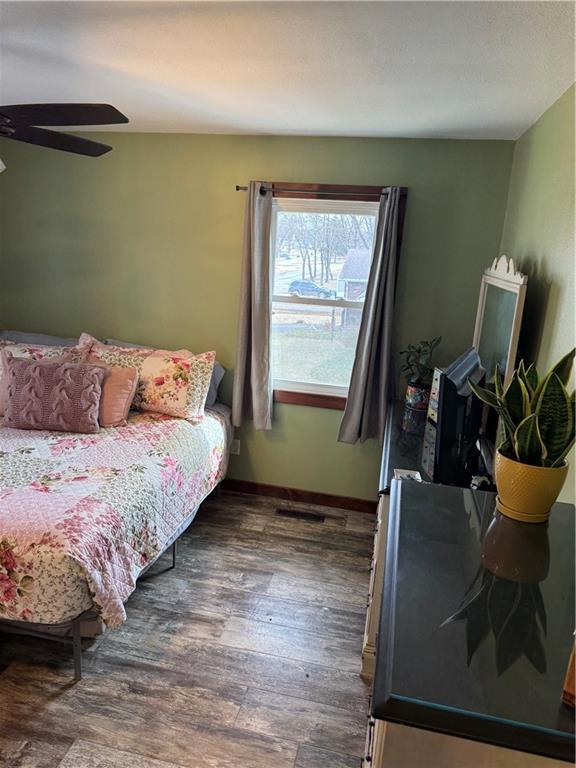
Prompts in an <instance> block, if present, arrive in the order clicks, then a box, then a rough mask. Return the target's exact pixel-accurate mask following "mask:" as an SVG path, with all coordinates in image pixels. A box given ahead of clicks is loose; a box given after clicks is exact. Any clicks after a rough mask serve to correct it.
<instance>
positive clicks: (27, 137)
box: [0, 125, 112, 157]
mask: <svg viewBox="0 0 576 768" xmlns="http://www.w3.org/2000/svg"><path fill="white" fill-rule="evenodd" d="M3 135H4V137H5V138H7V139H15V140H16V141H25V142H26V143H27V144H36V145H37V146H39V147H50V148H51V149H60V150H62V152H74V154H76V155H88V156H89V157H99V156H100V155H104V154H105V153H106V152H110V150H111V149H112V147H109V146H108V144H100V143H98V142H97V141H90V140H89V139H82V138H80V136H72V135H71V134H69V133H59V132H58V131H46V130H45V129H44V128H35V127H33V126H24V125H19V126H16V127H15V128H14V129H13V132H11V133H10V134H2V132H1V131H0V137H2V136H3Z"/></svg>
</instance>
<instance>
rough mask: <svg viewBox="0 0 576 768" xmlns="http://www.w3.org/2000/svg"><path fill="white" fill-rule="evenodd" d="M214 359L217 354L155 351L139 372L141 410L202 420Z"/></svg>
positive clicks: (185, 350) (181, 350) (184, 350)
mask: <svg viewBox="0 0 576 768" xmlns="http://www.w3.org/2000/svg"><path fill="white" fill-rule="evenodd" d="M215 360H216V353H215V352H204V353H203V354H201V355H193V354H192V352H189V351H188V350H187V349H180V350H178V351H176V352H169V351H167V350H164V349H157V350H155V351H154V352H152V354H150V355H148V357H146V359H145V360H144V362H143V364H142V368H141V371H140V383H139V387H138V389H139V395H140V408H141V409H142V410H143V411H152V412H154V413H164V414H166V415H167V416H177V417H179V418H182V419H189V420H190V421H200V420H201V419H202V418H203V416H204V404H205V403H206V395H207V394H208V389H209V387H210V380H211V378H212V370H213V368H214V361H215Z"/></svg>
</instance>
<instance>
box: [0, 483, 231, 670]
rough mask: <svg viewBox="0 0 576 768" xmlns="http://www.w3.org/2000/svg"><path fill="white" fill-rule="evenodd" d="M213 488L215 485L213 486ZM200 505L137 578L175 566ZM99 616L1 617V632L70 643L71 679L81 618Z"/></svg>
mask: <svg viewBox="0 0 576 768" xmlns="http://www.w3.org/2000/svg"><path fill="white" fill-rule="evenodd" d="M215 490H216V489H215ZM199 508H200V505H198V507H196V509H195V510H194V512H193V513H192V514H191V515H189V516H188V517H187V518H186V519H185V520H184V521H183V522H182V523H181V524H180V525H179V526H178V528H177V529H176V531H175V533H174V534H173V535H172V537H171V538H170V539H169V540H168V542H167V543H166V545H165V547H164V549H163V550H162V551H161V552H160V553H159V554H158V555H157V556H156V557H155V558H154V560H151V561H150V562H149V563H148V565H147V566H146V567H145V568H143V569H142V571H140V573H139V574H138V577H137V579H136V581H137V582H138V581H143V580H145V579H150V578H153V577H155V576H160V575H161V574H163V573H167V572H168V571H171V570H173V569H174V568H176V555H177V541H178V539H179V538H180V536H181V535H182V534H183V533H184V531H185V530H186V529H187V528H188V526H189V525H190V523H191V522H192V521H193V520H194V518H195V517H196V513H197V512H198V509H199ZM168 550H171V553H172V562H171V564H170V565H169V566H167V567H166V568H163V569H162V570H161V571H155V572H154V573H149V571H150V569H151V568H152V566H154V565H155V564H156V563H157V562H158V560H159V559H160V558H161V557H162V556H163V555H164V554H165V553H166V552H167V551H168ZM97 619H98V613H97V611H95V610H94V609H93V608H89V609H88V610H87V611H83V612H82V613H80V614H79V615H78V616H75V617H74V618H73V619H69V620H68V621H64V622H62V623H60V624H45V625H43V624H34V623H30V622H27V621H16V620H14V621H12V620H10V619H0V633H6V634H14V635H26V636H28V637H36V638H39V639H41V640H52V641H54V642H57V643H63V644H64V645H69V646H71V647H72V652H73V656H74V680H75V681H78V680H81V679H82V635H81V626H82V623H83V622H86V621H95V620H97Z"/></svg>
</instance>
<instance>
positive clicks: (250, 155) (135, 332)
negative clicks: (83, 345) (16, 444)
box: [0, 133, 513, 498]
mask: <svg viewBox="0 0 576 768" xmlns="http://www.w3.org/2000/svg"><path fill="white" fill-rule="evenodd" d="M94 138H99V139H100V140H102V139H103V138H104V140H106V141H109V143H111V144H112V145H113V146H114V151H113V152H112V153H111V154H109V155H107V156H105V157H103V158H100V159H99V160H92V159H85V158H79V157H74V156H69V155H65V154H62V153H57V152H52V151H49V150H42V149H38V148H35V147H29V146H27V145H23V144H17V143H16V142H11V141H7V140H3V139H0V156H2V157H3V158H4V160H5V162H6V164H7V166H8V170H7V171H6V172H5V173H3V174H2V175H0V238H1V239H0V248H1V251H0V258H1V259H2V261H1V281H0V322H2V323H3V324H4V325H7V326H9V327H13V328H17V329H28V330H39V331H45V332H50V333H59V334H68V335H75V334H78V333H80V332H81V331H83V330H87V331H90V332H91V333H93V334H94V335H97V336H101V337H104V336H117V337H120V338H124V339H127V340H132V341H139V342H144V343H150V344H153V345H166V346H168V347H182V346H186V347H189V348H191V349H193V350H197V351H199V350H205V349H209V348H215V349H216V350H217V353H218V357H219V359H220V360H221V361H222V363H223V364H224V365H225V366H226V367H228V368H232V366H233V364H234V348H235V334H236V319H237V312H238V295H239V277H240V257H241V240H242V218H243V205H244V195H243V194H242V193H237V192H235V190H234V186H235V184H238V183H239V184H244V183H246V182H247V181H248V180H249V179H254V178H256V179H269V180H283V181H302V182H326V183H350V184H398V185H402V186H407V187H409V196H408V206H407V215H406V224H405V235H404V246H403V253H402V263H401V269H400V275H399V282H398V294H397V295H398V301H397V346H398V347H399V348H401V346H402V345H404V344H405V343H406V342H408V341H416V340H419V339H420V338H430V337H432V336H435V335H439V334H442V336H443V338H444V340H443V343H442V347H441V350H440V356H439V361H440V362H442V361H447V360H449V359H450V358H451V357H453V356H454V355H456V354H457V353H459V352H461V351H462V350H463V349H465V348H466V347H467V346H469V345H470V343H471V340H472V333H473V324H474V316H475V311H476V304H477V300H478V291H479V286H480V277H481V274H482V271H483V269H484V268H485V267H486V266H488V265H489V263H490V262H491V261H492V259H493V258H494V256H496V255H497V254H498V247H499V242H500V236H501V232H502V224H503V216H504V210H505V204H506V195H507V190H508V178H509V172H510V166H511V160H512V152H513V143H512V142H504V141H446V140H444V141H442V140H419V139H345V138H307V137H264V136H260V137H258V136H214V135H182V134H126V133H125V134H120V133H119V134H114V133H106V134H101V133H100V134H97V135H95V136H94ZM230 389H231V377H230V376H229V377H228V378H227V380H226V384H225V396H226V398H228V399H229V398H230ZM340 417H341V414H340V413H339V412H336V411H328V410H321V409H313V408H304V407H299V406H288V405H284V406H277V408H276V422H275V426H274V429H273V430H272V431H271V432H270V433H255V432H254V431H253V430H252V429H251V426H250V425H247V426H246V427H244V428H243V429H242V431H241V434H240V437H241V441H242V447H241V455H240V456H239V457H233V458H232V463H231V468H230V474H231V476H232V477H236V478H242V479H247V480H258V481H259V482H263V483H272V484H278V485H286V486H289V487H295V488H305V489H309V490H316V491H322V492H328V493H335V494H341V495H345V496H353V497H360V498H374V497H375V493H376V490H377V477H378V469H379V460H380V450H379V448H378V446H377V445H376V444H375V443H374V442H373V441H370V442H368V443H366V444H364V445H362V446H349V445H343V444H338V443H337V442H336V434H337V429H338V424H339V421H340Z"/></svg>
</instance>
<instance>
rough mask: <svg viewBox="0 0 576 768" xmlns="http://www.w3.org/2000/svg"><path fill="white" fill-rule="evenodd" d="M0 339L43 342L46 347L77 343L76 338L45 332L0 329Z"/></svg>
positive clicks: (67, 345) (66, 345)
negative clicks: (51, 334)
mask: <svg viewBox="0 0 576 768" xmlns="http://www.w3.org/2000/svg"><path fill="white" fill-rule="evenodd" d="M0 339H1V340H4V341H13V342H14V343H15V344H45V345H46V346H48V347H75V346H76V345H77V344H78V339H67V338H64V337H63V336H50V335H49V334H47V333H28V332H27V331H0Z"/></svg>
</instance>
